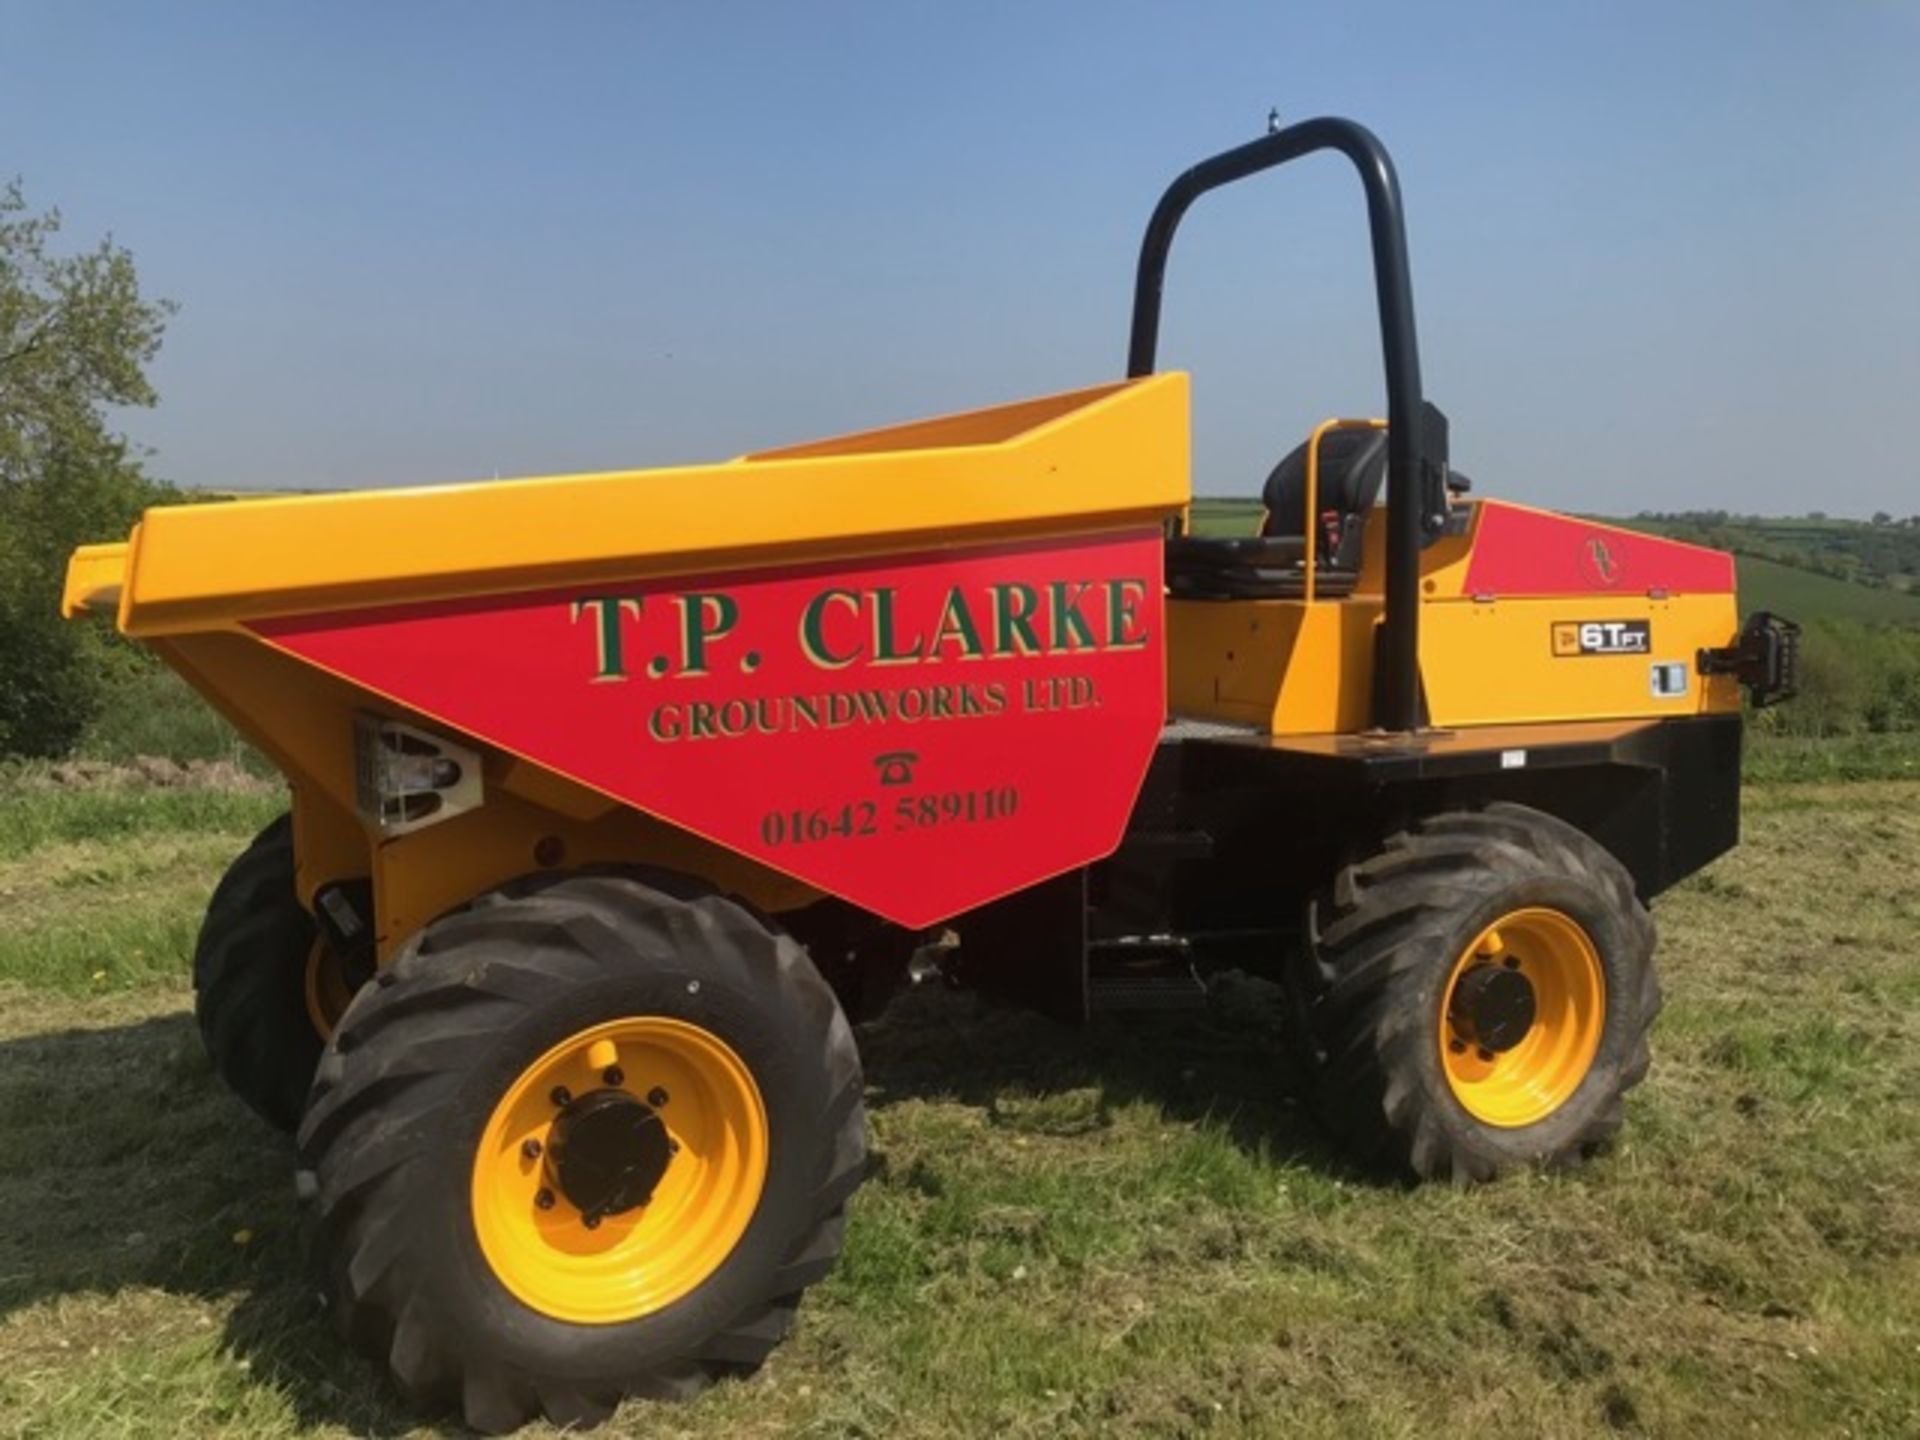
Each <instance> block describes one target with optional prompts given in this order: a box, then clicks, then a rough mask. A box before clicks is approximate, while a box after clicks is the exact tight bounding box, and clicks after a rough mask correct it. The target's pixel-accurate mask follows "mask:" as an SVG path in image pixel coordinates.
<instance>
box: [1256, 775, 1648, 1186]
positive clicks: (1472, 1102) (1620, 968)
mask: <svg viewBox="0 0 1920 1440" xmlns="http://www.w3.org/2000/svg"><path fill="white" fill-rule="evenodd" d="M1306 931H1307V935H1306V941H1307V943H1306V946H1305V948H1304V951H1303V953H1302V954H1301V955H1299V956H1298V957H1297V960H1296V962H1295V964H1294V966H1293V968H1292V972H1291V974H1290V977H1289V979H1290V989H1291V992H1292V1012H1293V1016H1294V1021H1295V1029H1296V1036H1295V1039H1296V1042H1297V1044H1298V1046H1299V1048H1300V1049H1301V1050H1302V1051H1303V1052H1304V1057H1305V1059H1306V1062H1307V1066H1308V1070H1309V1074H1310V1079H1309V1084H1308V1098H1309V1101H1310V1104H1311V1106H1312V1108H1313V1110H1314V1112H1315V1114H1316V1116H1317V1117H1318V1118H1319V1119H1320V1121H1321V1123H1322V1124H1323V1126H1324V1127H1325V1128H1326V1129H1327V1131H1328V1132H1329V1133H1330V1134H1331V1135H1332V1137H1333V1138H1334V1139H1335V1140H1336V1141H1337V1142H1339V1143H1340V1144H1341V1145H1342V1146H1343V1147H1344V1148H1346V1149H1348V1150H1349V1151H1350V1152H1351V1153H1353V1154H1354V1155H1355V1156H1356V1158H1358V1159H1360V1160H1361V1161H1362V1162H1363V1163H1366V1164H1370V1165H1372V1166H1375V1167H1377V1168H1381V1169H1385V1170H1390V1171H1396V1172H1400V1173H1403V1174H1412V1175H1414V1176H1416V1177H1419V1178H1423V1179H1425V1178H1433V1177H1439V1176H1446V1177H1449V1178H1451V1179H1453V1180H1455V1181H1456V1182H1464V1181H1470V1180H1485V1179H1489V1178H1491V1177H1492V1176H1494V1175H1496V1174H1498V1173H1499V1172H1501V1171H1502V1170H1506V1169H1509V1168H1512V1167H1514V1166H1518V1165H1529V1164H1531V1165H1560V1164H1567V1163H1572V1162H1575V1161H1578V1160H1580V1159H1582V1158H1584V1157H1585V1156H1586V1155H1588V1154H1590V1153H1592V1152H1593V1151H1594V1150H1595V1149H1597V1148H1599V1147H1600V1146H1601V1145H1603V1144H1604V1143H1605V1142H1606V1141H1607V1140H1609V1139H1610V1138H1611V1137H1612V1136H1613V1135H1614V1133H1615V1132H1616V1131H1618V1130H1619V1128H1620V1124H1621V1120H1622V1114H1623V1106H1622V1097H1623V1096H1624V1095H1625V1093H1626V1091H1627V1090H1628V1089H1630V1088H1631V1087H1632V1086H1634V1085H1636V1084H1638V1083H1639V1082H1640V1080H1641V1079H1642V1078H1643V1077H1644V1076H1645V1074H1646V1071H1647V1064H1648V1050H1647V1032H1648V1029H1649V1027H1650V1026H1651V1025H1652V1023H1653V1019H1654V1016H1655V1015H1656V1014H1657V1013H1658V1012H1659V1009H1660V989H1659V984H1658V982H1657V981H1656V979H1655V976H1654V970H1653V959H1652V957H1653V943H1654V932H1653V922H1652V920H1651V918H1650V917H1649V916H1648V914H1647V911H1646V907H1645V906H1643V905H1642V904H1641V903H1640V901H1639V899H1638V897H1637V896H1636V894H1635V892H1634V888H1633V881H1632V878H1631V877H1630V876H1629V875H1628V874H1627V872H1626V870H1625V869H1624V868H1623V867H1622V866H1621V865H1620V863H1619V862H1618V861H1617V860H1615V859H1614V858H1613V856H1611V855H1610V854H1608V853H1607V852H1606V850H1604V849H1603V848H1602V847H1601V846H1599V845H1598V844H1596V843H1595V842H1594V841H1593V840H1591V839H1590V838H1588V837H1587V836H1586V835H1584V834H1582V833H1581V832H1580V831H1579V830H1576V829H1574V828H1573V827H1572V826H1570V825H1568V824H1566V823H1565V822H1563V821H1561V820H1558V819H1555V818H1554V817H1552V816H1550V815H1546V814H1543V813H1541V812H1539V811H1537V810H1531V809H1528V808H1526V807H1524V806H1520V805H1509V804H1497V805H1489V806H1487V807H1486V808H1484V809H1481V810H1475V811H1460V812H1451V813H1447V814H1442V815H1437V816H1433V817H1431V818H1429V819H1426V820H1423V821H1420V822H1419V823H1418V824H1416V825H1414V826H1413V827H1411V828H1410V829H1408V830H1407V831H1405V832H1403V833H1401V834H1397V835H1394V836H1392V837H1390V838H1389V839H1388V840H1387V842H1386V843H1385V845H1384V846H1383V847H1382V848H1381V850H1380V851H1379V852H1378V853H1377V854H1374V855H1372V856H1369V857H1368V858H1366V859H1364V860H1361V861H1360V862H1358V863H1356V864H1352V865H1349V866H1347V867H1345V868H1344V869H1343V870H1341V872H1340V873H1339V875H1338V876H1337V877H1336V878H1335V880H1334V883H1333V884H1332V885H1331V886H1330V887H1329V888H1328V889H1327V890H1326V891H1325V892H1323V893H1322V894H1320V895H1318V896H1316V897H1315V898H1314V899H1313V900H1312V901H1311V902H1310V903H1309V905H1308V911H1307V924H1306Z"/></svg>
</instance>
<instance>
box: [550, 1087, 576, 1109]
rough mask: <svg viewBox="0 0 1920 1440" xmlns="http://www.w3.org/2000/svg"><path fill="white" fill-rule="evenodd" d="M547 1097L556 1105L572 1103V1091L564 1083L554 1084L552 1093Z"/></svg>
mask: <svg viewBox="0 0 1920 1440" xmlns="http://www.w3.org/2000/svg"><path fill="white" fill-rule="evenodd" d="M547 1098H548V1099H549V1100H551V1101H553V1103H554V1104H556V1105H561V1106H565V1105H571V1104H572V1103H573V1092H572V1091H571V1090H569V1089H567V1087H566V1086H564V1085H556V1086H554V1087H553V1093H552V1094H551V1095H549V1096H548V1097H547Z"/></svg>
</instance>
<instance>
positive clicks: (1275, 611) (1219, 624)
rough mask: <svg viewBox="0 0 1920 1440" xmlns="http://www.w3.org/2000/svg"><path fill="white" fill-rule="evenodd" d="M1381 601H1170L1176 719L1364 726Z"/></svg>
mask: <svg viewBox="0 0 1920 1440" xmlns="http://www.w3.org/2000/svg"><path fill="white" fill-rule="evenodd" d="M1379 618H1380V602H1379V600H1377V599H1359V600H1346V601H1336V600H1325V601H1314V602H1312V603H1309V602H1307V601H1304V600H1169V601H1168V602H1167V704H1168V707H1169V708H1170V709H1171V710H1172V711H1173V713H1174V714H1175V715H1184V716H1191V717H1195V718H1201V719H1211V720H1226V721H1231V722H1235V723H1238V724H1243V725H1255V726H1259V727H1261V728H1262V729H1266V730H1270V731H1272V733H1274V734H1276V735H1303V734H1313V733H1317V732H1331V731H1352V730H1361V729H1365V728H1366V725H1367V723H1368V722H1367V706H1368V703H1369V701H1370V699H1371V696H1372V688H1371V669H1372V664H1373V628H1374V625H1375V624H1376V623H1377V622H1378V620H1379Z"/></svg>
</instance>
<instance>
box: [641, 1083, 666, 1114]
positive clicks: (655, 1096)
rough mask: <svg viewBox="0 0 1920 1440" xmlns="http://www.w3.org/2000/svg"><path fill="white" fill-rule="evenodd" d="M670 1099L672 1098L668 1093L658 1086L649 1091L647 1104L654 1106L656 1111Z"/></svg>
mask: <svg viewBox="0 0 1920 1440" xmlns="http://www.w3.org/2000/svg"><path fill="white" fill-rule="evenodd" d="M670 1098H672V1097H670V1096H669V1095H668V1094H667V1092H666V1091H664V1090H662V1089H661V1088H660V1087H659V1086H658V1085H656V1086H654V1087H653V1088H652V1089H651V1090H649V1091H647V1104H649V1105H651V1106H653V1108H654V1109H656V1110H658V1109H659V1108H660V1107H661V1106H662V1105H664V1104H666V1103H667V1101H668V1100H669V1099H670Z"/></svg>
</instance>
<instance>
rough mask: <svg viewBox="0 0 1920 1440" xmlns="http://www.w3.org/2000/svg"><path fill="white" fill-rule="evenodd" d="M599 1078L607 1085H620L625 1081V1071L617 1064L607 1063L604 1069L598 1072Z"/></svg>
mask: <svg viewBox="0 0 1920 1440" xmlns="http://www.w3.org/2000/svg"><path fill="white" fill-rule="evenodd" d="M600 1078H601V1079H602V1080H604V1081H606V1082H607V1084H609V1085H620V1084H623V1083H624V1082H625V1081H626V1078H627V1072H626V1071H624V1070H622V1069H621V1068H620V1067H619V1066H618V1065H609V1066H607V1068H606V1069H605V1070H602V1071H601V1072H600Z"/></svg>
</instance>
